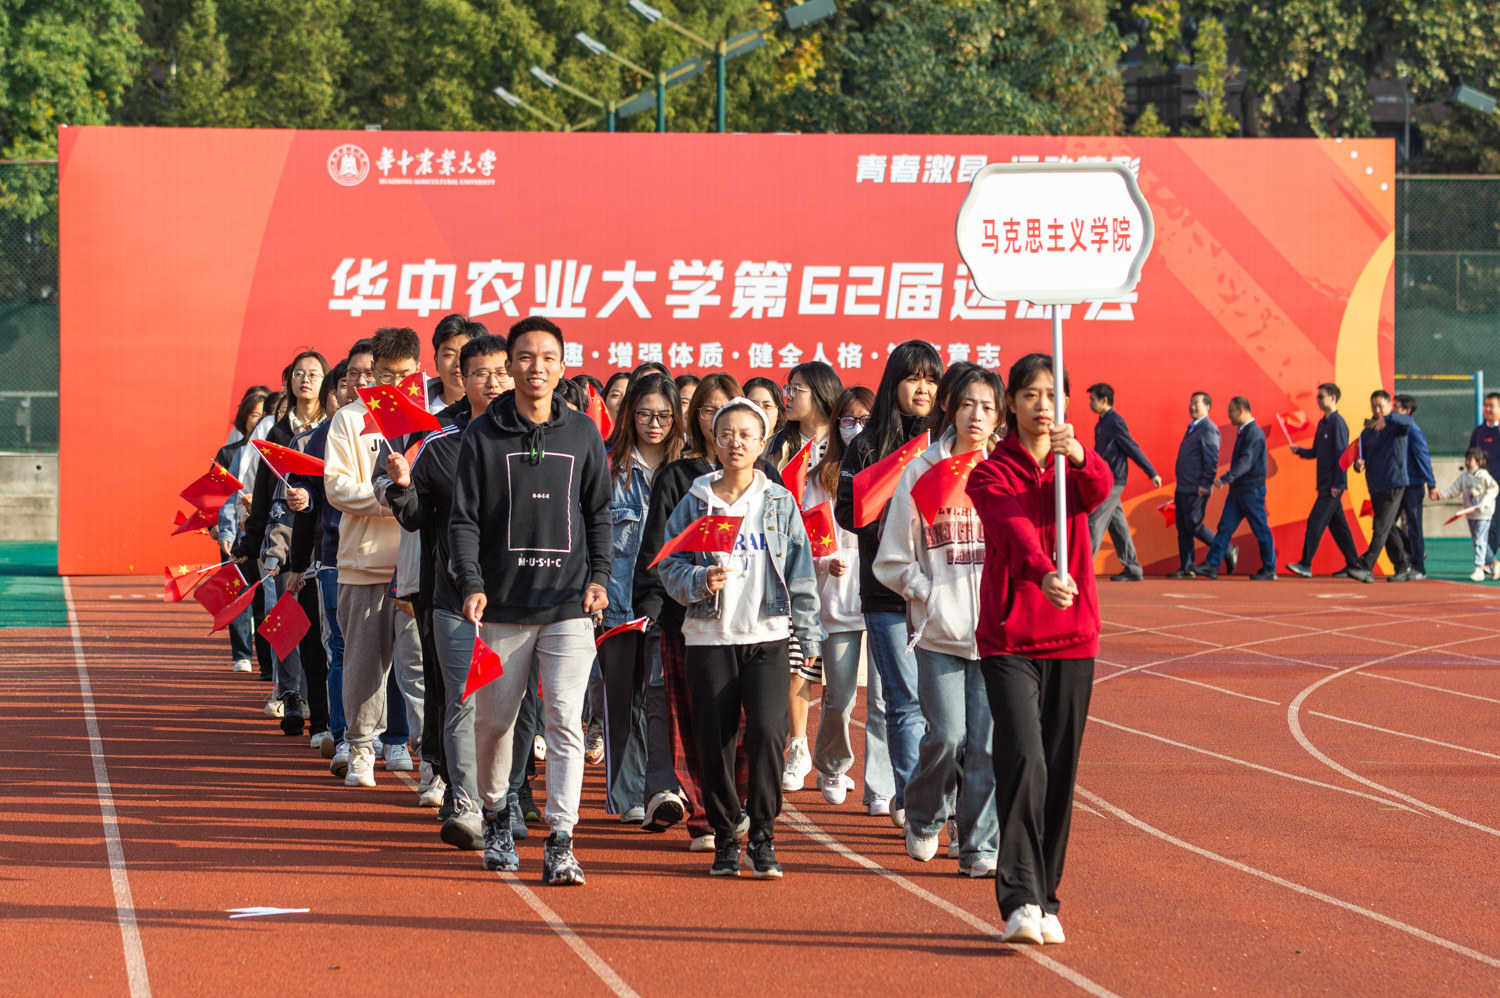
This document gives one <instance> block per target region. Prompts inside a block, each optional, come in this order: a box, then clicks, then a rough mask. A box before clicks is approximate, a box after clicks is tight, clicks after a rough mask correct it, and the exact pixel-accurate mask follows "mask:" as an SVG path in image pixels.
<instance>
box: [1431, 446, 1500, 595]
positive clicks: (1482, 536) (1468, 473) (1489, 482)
mask: <svg viewBox="0 0 1500 998" xmlns="http://www.w3.org/2000/svg"><path fill="white" fill-rule="evenodd" d="M1486 463H1487V459H1486V457H1485V455H1484V451H1483V450H1481V449H1480V448H1478V447H1470V448H1469V450H1468V453H1466V454H1465V455H1464V470H1463V472H1462V473H1461V474H1460V475H1459V476H1458V478H1456V479H1455V480H1454V482H1453V484H1452V485H1450V486H1448V487H1447V488H1446V489H1437V488H1434V489H1433V490H1432V491H1431V492H1429V493H1428V497H1429V498H1430V499H1432V500H1433V501H1434V502H1436V501H1437V500H1439V499H1455V498H1458V497H1459V496H1462V497H1463V503H1464V507H1465V508H1469V507H1473V508H1472V509H1469V536H1470V537H1472V538H1474V571H1472V572H1470V573H1469V578H1470V579H1472V580H1474V581H1475V582H1479V581H1481V580H1483V579H1484V577H1485V574H1486V573H1485V569H1486V568H1489V570H1490V576H1491V577H1492V578H1497V579H1500V562H1496V561H1495V552H1494V551H1491V550H1490V545H1489V536H1490V518H1491V517H1493V516H1494V515H1495V494H1496V492H1500V484H1497V483H1496V481H1495V479H1494V478H1493V477H1492V476H1491V475H1490V473H1489V472H1488V471H1485V470H1484V466H1485V464H1486Z"/></svg>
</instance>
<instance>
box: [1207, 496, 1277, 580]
mask: <svg viewBox="0 0 1500 998" xmlns="http://www.w3.org/2000/svg"><path fill="white" fill-rule="evenodd" d="M1245 520H1249V521H1250V532H1251V533H1252V534H1254V535H1255V543H1256V544H1258V545H1260V563H1261V565H1263V566H1264V567H1266V568H1268V569H1272V570H1273V571H1274V570H1275V568H1276V541H1275V539H1274V538H1273V537H1272V536H1271V525H1270V524H1269V523H1267V522H1266V487H1265V486H1264V485H1262V486H1261V487H1260V488H1258V489H1250V490H1249V491H1246V492H1241V493H1239V494H1238V495H1236V494H1235V493H1233V492H1231V493H1230V494H1229V497H1228V498H1226V499H1225V500H1224V510H1223V512H1221V513H1220V514H1219V532H1218V533H1216V534H1214V542H1213V544H1211V545H1210V546H1209V548H1208V554H1207V555H1206V556H1205V557H1204V559H1203V564H1204V565H1205V566H1207V567H1209V568H1217V567H1218V566H1219V563H1220V562H1222V561H1223V560H1224V556H1225V555H1226V554H1228V553H1229V541H1230V538H1232V537H1233V536H1234V532H1235V531H1236V530H1238V529H1239V526H1240V524H1241V523H1242V522H1244V521H1245Z"/></svg>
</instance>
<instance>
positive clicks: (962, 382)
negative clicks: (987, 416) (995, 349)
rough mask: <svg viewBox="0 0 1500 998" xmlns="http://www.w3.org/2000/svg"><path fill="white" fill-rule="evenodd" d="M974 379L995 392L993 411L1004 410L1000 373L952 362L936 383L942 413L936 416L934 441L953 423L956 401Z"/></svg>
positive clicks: (965, 363)
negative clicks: (941, 378)
mask: <svg viewBox="0 0 1500 998" xmlns="http://www.w3.org/2000/svg"><path fill="white" fill-rule="evenodd" d="M976 381H978V382H980V383H981V384H986V385H989V386H990V390H991V391H993V392H994V393H995V412H996V413H997V414H1003V413H1004V412H1005V383H1004V382H1002V381H1001V380H1000V375H998V374H996V373H995V372H994V371H986V370H985V369H984V368H982V367H980V366H979V365H978V364H970V363H968V362H967V361H965V362H964V363H960V364H954V365H953V366H952V367H950V368H948V370H947V371H945V372H944V373H943V380H942V381H941V382H939V383H938V399H939V400H940V402H941V404H942V413H941V415H939V416H938V421H937V425H936V426H935V427H933V430H932V439H933V440H934V441H936V440H937V439H938V438H939V437H941V436H942V435H943V434H944V433H946V432H948V427H950V426H952V425H953V422H954V419H955V418H956V413H957V411H958V403H959V402H960V401H961V400H962V399H963V397H964V392H966V391H968V390H969V386H970V385H972V384H974V382H976Z"/></svg>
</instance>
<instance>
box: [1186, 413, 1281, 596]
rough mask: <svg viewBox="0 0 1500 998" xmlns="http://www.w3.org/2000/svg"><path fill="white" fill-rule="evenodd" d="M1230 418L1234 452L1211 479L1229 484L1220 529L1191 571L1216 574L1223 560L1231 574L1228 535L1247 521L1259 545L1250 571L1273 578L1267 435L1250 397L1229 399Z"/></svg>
mask: <svg viewBox="0 0 1500 998" xmlns="http://www.w3.org/2000/svg"><path fill="white" fill-rule="evenodd" d="M1229 421H1230V422H1231V423H1233V424H1234V427H1235V430H1234V452H1233V454H1232V456H1231V457H1230V459H1229V470H1228V471H1226V472H1224V474H1222V475H1220V476H1219V478H1218V480H1217V481H1216V482H1214V488H1216V489H1217V488H1221V487H1223V486H1225V485H1227V486H1229V498H1227V499H1225V500H1224V508H1223V509H1222V510H1221V511H1220V512H1219V530H1218V533H1216V534H1214V542H1213V543H1212V544H1210V545H1209V547H1208V554H1207V555H1205V556H1204V558H1203V564H1201V565H1194V566H1193V574H1194V575H1198V576H1202V577H1203V578H1205V579H1217V578H1218V577H1219V563H1220V562H1221V561H1222V562H1224V564H1225V565H1226V566H1227V567H1228V569H1229V571H1230V573H1231V574H1232V573H1233V572H1234V566H1235V562H1234V561H1233V560H1230V558H1229V557H1228V555H1229V548H1230V543H1229V541H1230V538H1232V537H1233V536H1234V532H1235V531H1236V530H1237V529H1239V525H1240V524H1241V523H1242V522H1243V521H1245V520H1249V521H1250V532H1251V533H1252V534H1254V535H1255V542H1256V544H1257V546H1259V548H1260V568H1258V569H1256V570H1255V571H1254V572H1253V573H1251V575H1250V578H1251V579H1253V580H1255V581H1257V582H1262V581H1270V582H1274V581H1276V538H1275V537H1274V536H1273V535H1272V533H1271V526H1270V524H1269V523H1268V522H1267V520H1266V434H1265V432H1264V431H1263V430H1261V428H1260V425H1259V424H1258V423H1256V422H1255V417H1254V416H1252V415H1251V414H1250V400H1249V399H1247V398H1245V397H1244V396H1242V395H1236V396H1235V397H1234V398H1232V399H1230V400H1229Z"/></svg>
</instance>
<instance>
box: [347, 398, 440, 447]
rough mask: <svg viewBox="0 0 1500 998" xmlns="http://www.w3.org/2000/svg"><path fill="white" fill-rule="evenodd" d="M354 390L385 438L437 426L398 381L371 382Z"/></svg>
mask: <svg viewBox="0 0 1500 998" xmlns="http://www.w3.org/2000/svg"><path fill="white" fill-rule="evenodd" d="M357 391H358V394H359V400H360V401H361V402H363V403H364V404H365V408H367V409H369V410H370V418H371V419H373V420H374V421H375V426H376V427H377V428H378V429H379V430H380V435H381V436H383V437H385V438H386V439H387V440H396V439H398V438H400V437H404V436H406V434H408V433H417V432H423V433H425V432H427V431H428V430H436V429H439V428H440V427H441V424H440V423H439V422H438V420H437V417H436V416H434V415H433V414H432V413H430V412H428V411H427V410H426V409H424V408H423V407H421V406H419V405H417V404H416V403H414V402H412V401H411V400H410V399H409V398H408V397H407V394H406V392H404V391H402V389H401V388H400V386H398V385H374V386H372V387H370V388H360V389H358V390H357ZM366 426H367V427H368V423H366Z"/></svg>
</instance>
